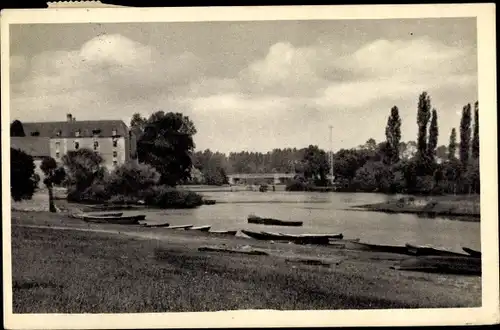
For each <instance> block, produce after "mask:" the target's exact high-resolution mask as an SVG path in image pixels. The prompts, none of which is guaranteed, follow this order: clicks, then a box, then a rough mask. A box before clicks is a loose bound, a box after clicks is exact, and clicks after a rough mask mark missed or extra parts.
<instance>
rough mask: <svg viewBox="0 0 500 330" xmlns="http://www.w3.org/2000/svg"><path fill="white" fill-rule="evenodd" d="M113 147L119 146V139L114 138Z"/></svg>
mask: <svg viewBox="0 0 500 330" xmlns="http://www.w3.org/2000/svg"><path fill="white" fill-rule="evenodd" d="M113 147H114V148H116V147H118V140H117V139H113Z"/></svg>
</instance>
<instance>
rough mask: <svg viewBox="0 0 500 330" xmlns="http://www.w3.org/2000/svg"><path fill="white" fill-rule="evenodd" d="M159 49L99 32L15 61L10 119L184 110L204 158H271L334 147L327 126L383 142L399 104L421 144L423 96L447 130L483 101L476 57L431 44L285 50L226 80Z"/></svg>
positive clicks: (191, 58) (194, 60)
mask: <svg viewBox="0 0 500 330" xmlns="http://www.w3.org/2000/svg"><path fill="white" fill-rule="evenodd" d="M348 42H349V41H348V40H347V41H346V43H348ZM156 46H157V47H155V45H145V44H141V43H138V42H136V41H134V40H131V39H128V38H126V37H124V36H121V35H101V36H98V37H95V38H93V39H91V40H88V41H87V42H86V43H84V44H83V45H82V46H81V47H80V48H79V49H76V50H71V51H62V50H59V51H47V52H44V53H40V54H37V55H36V56H34V57H32V58H31V59H28V58H24V57H12V58H11V72H12V73H14V74H15V75H16V77H17V78H16V79H13V80H12V100H11V104H12V105H11V111H12V113H15V116H16V117H20V118H21V119H25V120H30V121H31V120H58V119H59V120H63V117H64V114H65V113H67V112H72V113H73V114H74V115H75V116H76V117H77V118H79V119H94V118H121V119H124V120H125V121H126V122H128V121H129V119H130V116H131V115H132V114H133V113H134V112H141V113H142V114H143V115H148V114H149V113H151V112H153V111H156V110H160V109H161V110H165V111H182V112H184V113H186V114H187V115H189V116H190V117H191V118H192V119H193V120H194V122H195V124H196V126H197V128H198V132H199V133H198V134H197V145H198V147H199V148H201V149H204V148H211V149H219V150H222V151H229V150H241V149H245V148H248V149H251V150H256V149H257V150H263V149H264V150H267V149H272V148H279V147H302V146H304V145H308V144H319V145H320V146H322V147H328V146H327V145H326V144H325V141H328V136H329V135H328V133H329V132H328V125H329V124H334V126H335V130H336V134H335V136H334V144H335V145H338V146H340V145H342V146H346V147H350V146H356V145H359V144H361V143H363V142H365V141H366V140H367V139H368V138H370V137H374V138H376V139H381V138H383V134H384V133H383V132H384V126H385V122H386V120H387V115H388V112H389V109H390V108H391V107H392V106H393V105H397V106H398V107H399V108H400V112H401V116H402V118H403V121H404V122H403V130H404V132H403V136H405V134H407V135H408V136H413V135H414V133H415V127H416V125H415V124H414V121H415V120H414V119H415V111H416V101H417V98H418V94H419V93H421V92H422V91H424V90H426V91H428V92H429V93H430V95H431V97H432V99H433V104H434V105H435V106H436V107H438V110H442V114H440V125H441V127H443V131H444V132H447V131H449V129H450V127H451V126H452V125H455V123H454V122H455V121H456V118H455V117H456V114H455V112H456V110H457V108H459V109H461V106H462V105H463V104H465V103H468V102H474V101H475V98H477V60H476V58H477V56H476V53H475V49H472V48H466V47H459V46H456V47H455V46H454V47H452V46H447V45H445V44H443V43H440V42H438V41H436V40H433V39H430V38H415V39H408V40H384V39H380V40H373V41H371V42H369V43H367V44H365V45H362V46H361V47H357V48H354V49H353V47H346V46H345V45H337V44H334V43H330V44H328V43H327V42H325V41H323V42H321V43H314V44H310V45H307V46H300V47H297V46H294V45H293V44H291V43H289V42H287V41H281V42H276V43H275V44H274V45H272V46H271V47H270V48H269V49H268V50H267V52H265V53H264V55H263V56H262V57H260V58H255V59H253V61H250V63H249V64H248V65H247V67H245V68H244V69H243V70H241V71H240V72H239V73H238V74H235V75H234V76H227V77H215V76H209V75H208V72H209V71H208V69H207V66H208V63H209V62H207V59H204V58H201V57H199V56H197V55H196V54H193V53H190V52H184V53H169V52H168V51H164V50H163V51H160V50H159V49H165V47H164V45H163V47H159V45H156ZM239 51H241V52H244V51H245V50H244V49H241V50H239ZM26 68H29V70H27V69H26ZM22 72H24V73H23V75H21V74H20V73H22ZM450 110H451V111H450ZM360 127H363V129H362V130H356V129H357V128H360ZM353 130H356V133H355V134H353V132H354V131H353ZM415 134H416V133H415ZM446 134H447V133H444V134H443V136H444V138H447V137H446ZM404 138H405V137H404Z"/></svg>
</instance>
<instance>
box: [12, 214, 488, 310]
mask: <svg viewBox="0 0 500 330" xmlns="http://www.w3.org/2000/svg"><path fill="white" fill-rule="evenodd" d="M13 216H14V219H13V226H12V261H13V262H12V270H13V311H14V312H15V313H87V312H88V313H113V312H115V313H119V312H120V313H123V312H166V311H171V312H173V311H216V310H234V309H292V310H300V309H352V308H356V309H373V308H419V307H420V308H422V307H465V306H468V307H472V306H479V305H480V297H481V289H480V283H481V281H480V277H470V276H452V275H437V274H425V273H413V272H398V271H395V270H391V269H389V266H390V265H391V263H393V262H394V260H398V257H397V256H394V255H392V256H388V255H383V254H380V255H379V254H370V253H355V252H348V251H342V250H338V249H333V248H328V247H325V248H323V249H321V248H318V249H316V248H312V247H308V246H296V245H293V244H292V245H289V244H270V243H260V242H259V243H258V244H253V243H250V244H251V245H252V246H254V247H260V248H264V249H267V250H268V251H272V253H271V255H268V256H250V255H238V254H221V253H213V252H201V251H198V247H200V246H203V245H207V244H212V245H213V244H226V245H227V246H235V245H242V243H243V244H245V243H246V244H249V241H251V240H249V239H244V238H239V239H238V238H234V239H226V240H222V239H216V238H214V239H212V238H206V236H204V235H189V234H188V233H187V232H184V231H181V232H175V233H174V232H172V231H170V232H171V234H167V235H166V236H165V237H164V238H163V239H161V240H157V239H153V238H148V235H153V234H154V232H155V230H153V229H149V230H147V228H144V231H143V232H139V231H140V230H139V229H140V228H137V227H136V228H135V229H134V228H129V226H121V227H120V226H110V227H106V225H100V226H98V225H95V226H93V227H88V226H87V224H80V223H77V222H76V221H75V222H74V223H71V222H70V221H69V220H68V219H66V218H64V217H61V216H60V215H54V214H49V213H44V212H40V213H29V212H26V213H22V212H18V213H17V212H14V214H13ZM33 223H39V224H41V225H44V226H49V225H51V226H54V225H61V224H64V225H65V226H66V229H68V230H59V229H55V228H28V227H23V226H26V225H30V224H31V225H32V224H33ZM72 226H73V227H72ZM103 226H104V227H103ZM117 228H123V229H117ZM75 229H79V231H77V230H75ZM86 230H96V231H99V230H108V231H109V232H108V233H103V232H88V231H86ZM125 234H126V235H125ZM134 235H135V236H134ZM259 244H260V246H259ZM266 245H267V247H266ZM291 254H293V255H295V256H298V255H302V256H304V255H306V256H315V257H317V256H319V255H322V256H323V257H329V258H333V259H335V260H337V262H335V263H333V264H331V265H330V266H327V267H325V266H318V265H306V264H301V263H294V262H289V260H288V259H287V258H284V257H283V256H285V255H291Z"/></svg>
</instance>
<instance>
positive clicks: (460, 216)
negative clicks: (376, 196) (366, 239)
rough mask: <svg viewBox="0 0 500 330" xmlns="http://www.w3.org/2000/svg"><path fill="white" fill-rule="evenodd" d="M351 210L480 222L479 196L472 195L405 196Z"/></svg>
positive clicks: (353, 207) (359, 206)
mask: <svg viewBox="0 0 500 330" xmlns="http://www.w3.org/2000/svg"><path fill="white" fill-rule="evenodd" d="M351 209H352V210H363V211H371V212H383V213H410V214H416V215H417V216H425V217H430V218H432V217H445V218H451V219H456V220H462V221H472V222H480V219H481V208H480V198H479V196H477V195H473V196H467V195H464V196H461V195H457V196H453V195H449V196H429V197H406V198H400V199H394V200H390V201H386V202H381V203H371V204H364V205H356V206H352V208H351Z"/></svg>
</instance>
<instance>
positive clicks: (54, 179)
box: [40, 157, 66, 212]
mask: <svg viewBox="0 0 500 330" xmlns="http://www.w3.org/2000/svg"><path fill="white" fill-rule="evenodd" d="M40 169H41V170H42V171H43V174H45V179H44V180H43V183H44V184H45V186H46V187H47V190H48V192H49V210H50V212H56V211H57V209H56V206H55V205H54V191H53V187H54V185H56V184H60V183H62V182H63V180H64V177H65V174H66V173H65V170H64V168H63V167H58V166H57V163H56V161H55V159H54V158H52V157H46V158H44V159H43V160H42V164H41V165H40Z"/></svg>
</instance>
